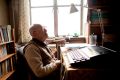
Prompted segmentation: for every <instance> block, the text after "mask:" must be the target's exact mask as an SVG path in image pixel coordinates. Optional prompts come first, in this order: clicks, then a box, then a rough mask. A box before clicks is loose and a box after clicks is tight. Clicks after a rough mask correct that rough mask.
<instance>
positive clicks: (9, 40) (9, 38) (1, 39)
mask: <svg viewBox="0 0 120 80" xmlns="http://www.w3.org/2000/svg"><path fill="white" fill-rule="evenodd" d="M15 63H16V51H15V43H14V29H13V28H12V27H11V25H0V80H7V79H9V78H10V77H11V76H12V75H13V74H14V72H15Z"/></svg>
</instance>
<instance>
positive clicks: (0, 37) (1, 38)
mask: <svg viewBox="0 0 120 80" xmlns="http://www.w3.org/2000/svg"><path fill="white" fill-rule="evenodd" d="M3 42H4V37H3V31H2V28H1V26H0V43H3Z"/></svg>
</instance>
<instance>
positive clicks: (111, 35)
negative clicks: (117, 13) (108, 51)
mask: <svg viewBox="0 0 120 80" xmlns="http://www.w3.org/2000/svg"><path fill="white" fill-rule="evenodd" d="M88 3H89V4H88V6H89V7H91V8H93V9H100V10H101V15H102V16H101V18H102V24H103V29H104V35H102V32H101V26H100V22H99V16H98V12H97V11H95V10H89V20H90V25H89V27H90V31H89V34H92V33H94V34H96V35H97V43H98V45H103V46H107V45H108V44H107V45H106V43H110V44H114V42H115V32H116V31H115V30H114V26H113V24H112V18H111V15H112V12H111V3H112V2H111V0H88ZM109 46H110V45H109Z"/></svg>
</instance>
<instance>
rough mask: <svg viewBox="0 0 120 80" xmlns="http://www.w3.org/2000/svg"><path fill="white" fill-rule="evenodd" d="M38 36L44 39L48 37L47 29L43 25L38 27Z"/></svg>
mask: <svg viewBox="0 0 120 80" xmlns="http://www.w3.org/2000/svg"><path fill="white" fill-rule="evenodd" d="M38 38H39V39H42V40H46V39H47V38H48V34H47V29H46V28H45V27H39V28H38Z"/></svg>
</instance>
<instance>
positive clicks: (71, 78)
mask: <svg viewBox="0 0 120 80" xmlns="http://www.w3.org/2000/svg"><path fill="white" fill-rule="evenodd" d="M69 46H71V47H77V46H81V47H82V46H89V44H66V45H65V47H61V57H62V62H63V65H64V66H65V76H64V80H108V78H109V76H112V75H111V74H110V73H112V70H111V71H109V70H107V71H106V70H105V69H96V68H80V67H79V68H73V67H72V66H71V65H70V64H69V61H68V58H67V55H66V52H67V50H68V49H67V47H69ZM108 73H109V74H108ZM106 74H107V75H106ZM110 78H111V77H110Z"/></svg>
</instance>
